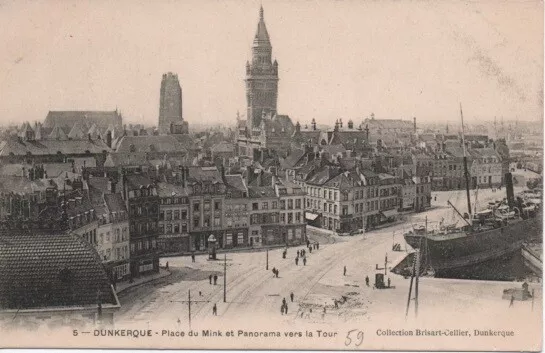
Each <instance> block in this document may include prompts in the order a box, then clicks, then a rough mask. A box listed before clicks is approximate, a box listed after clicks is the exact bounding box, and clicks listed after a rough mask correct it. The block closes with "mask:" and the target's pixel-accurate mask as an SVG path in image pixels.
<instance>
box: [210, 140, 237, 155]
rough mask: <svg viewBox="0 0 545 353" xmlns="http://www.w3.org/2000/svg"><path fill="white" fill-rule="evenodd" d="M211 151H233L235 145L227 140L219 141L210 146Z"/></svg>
mask: <svg viewBox="0 0 545 353" xmlns="http://www.w3.org/2000/svg"><path fill="white" fill-rule="evenodd" d="M210 151H212V152H213V153H234V152H235V146H234V145H233V144H232V143H230V142H227V141H221V142H219V143H217V144H215V145H214V146H212V147H211V148H210Z"/></svg>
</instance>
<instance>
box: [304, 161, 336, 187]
mask: <svg viewBox="0 0 545 353" xmlns="http://www.w3.org/2000/svg"><path fill="white" fill-rule="evenodd" d="M339 173H340V171H339V168H338V167H334V166H329V165H326V166H323V167H322V168H320V169H319V170H318V171H317V172H316V173H315V174H314V175H313V176H312V177H310V178H309V179H308V181H307V183H309V184H314V185H323V184H325V183H326V182H327V181H328V180H330V179H331V178H334V177H335V176H337V175H339Z"/></svg>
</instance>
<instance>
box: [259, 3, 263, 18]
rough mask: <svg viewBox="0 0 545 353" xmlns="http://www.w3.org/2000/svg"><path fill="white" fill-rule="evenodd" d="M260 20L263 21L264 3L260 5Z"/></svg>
mask: <svg viewBox="0 0 545 353" xmlns="http://www.w3.org/2000/svg"><path fill="white" fill-rule="evenodd" d="M259 20H260V21H263V5H261V6H259Z"/></svg>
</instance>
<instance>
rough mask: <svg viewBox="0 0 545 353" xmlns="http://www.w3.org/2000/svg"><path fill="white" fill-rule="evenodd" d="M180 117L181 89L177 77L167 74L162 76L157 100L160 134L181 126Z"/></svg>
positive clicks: (182, 122) (181, 117) (182, 120)
mask: <svg viewBox="0 0 545 353" xmlns="http://www.w3.org/2000/svg"><path fill="white" fill-rule="evenodd" d="M183 125H187V124H184V119H183V115H182V87H181V86H180V82H179V81H178V75H176V74H173V73H172V72H169V73H168V74H163V79H162V80H161V93H160V98H159V124H158V130H159V133H160V134H170V133H172V132H173V131H172V129H173V128H172V126H183Z"/></svg>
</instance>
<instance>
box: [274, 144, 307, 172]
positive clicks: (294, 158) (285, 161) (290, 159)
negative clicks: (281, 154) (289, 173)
mask: <svg viewBox="0 0 545 353" xmlns="http://www.w3.org/2000/svg"><path fill="white" fill-rule="evenodd" d="M304 156H305V150H303V149H299V148H295V149H292V150H291V153H290V154H289V155H288V156H287V157H286V158H282V159H280V166H281V167H282V168H283V169H291V168H293V167H295V166H296V165H297V164H298V163H299V161H300V160H301V158H303V157H304Z"/></svg>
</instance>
